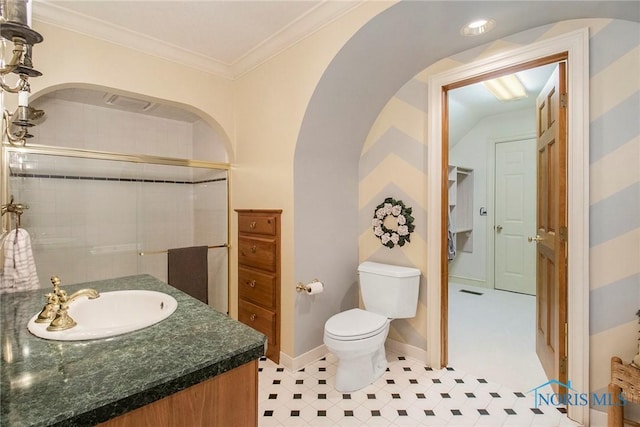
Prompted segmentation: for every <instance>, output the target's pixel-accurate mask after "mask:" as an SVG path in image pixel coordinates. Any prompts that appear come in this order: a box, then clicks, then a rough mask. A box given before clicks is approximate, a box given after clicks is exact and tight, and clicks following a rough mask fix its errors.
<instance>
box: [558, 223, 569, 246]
mask: <svg viewBox="0 0 640 427" xmlns="http://www.w3.org/2000/svg"><path fill="white" fill-rule="evenodd" d="M567 239H569V229H568V228H567V226H565V225H563V226H561V227H560V240H562V241H563V242H566V241H567Z"/></svg>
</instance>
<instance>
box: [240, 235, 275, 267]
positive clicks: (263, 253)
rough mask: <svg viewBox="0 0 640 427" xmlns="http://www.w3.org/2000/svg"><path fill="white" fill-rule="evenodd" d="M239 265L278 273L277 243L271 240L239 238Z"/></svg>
mask: <svg viewBox="0 0 640 427" xmlns="http://www.w3.org/2000/svg"><path fill="white" fill-rule="evenodd" d="M238 263H240V264H243V265H248V266H251V267H255V268H260V269H263V270H268V271H276V242H275V240H269V239H257V238H249V237H239V238H238Z"/></svg>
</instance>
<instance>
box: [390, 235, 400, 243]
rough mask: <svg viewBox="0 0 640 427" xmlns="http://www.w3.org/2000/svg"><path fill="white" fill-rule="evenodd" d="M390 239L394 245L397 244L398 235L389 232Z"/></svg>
mask: <svg viewBox="0 0 640 427" xmlns="http://www.w3.org/2000/svg"><path fill="white" fill-rule="evenodd" d="M391 241H392V242H393V244H394V245H397V244H398V242H399V241H400V236H398V233H391Z"/></svg>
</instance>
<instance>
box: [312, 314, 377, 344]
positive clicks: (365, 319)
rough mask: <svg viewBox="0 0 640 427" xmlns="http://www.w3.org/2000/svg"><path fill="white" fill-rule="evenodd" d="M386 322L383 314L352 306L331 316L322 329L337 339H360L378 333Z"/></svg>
mask: <svg viewBox="0 0 640 427" xmlns="http://www.w3.org/2000/svg"><path fill="white" fill-rule="evenodd" d="M387 322H388V319H387V318H386V317H385V316H382V315H380V314H376V313H372V312H370V311H365V310H361V309H359V308H354V309H351V310H347V311H343V312H342V313H338V314H336V315H334V316H332V317H331V318H330V319H329V320H327V323H325V325H324V330H325V332H326V333H327V334H329V335H331V336H333V337H335V338H337V339H345V338H346V339H362V338H367V337H370V336H373V335H376V334H378V333H379V332H380V331H382V330H383V329H384V328H385V327H386V326H387Z"/></svg>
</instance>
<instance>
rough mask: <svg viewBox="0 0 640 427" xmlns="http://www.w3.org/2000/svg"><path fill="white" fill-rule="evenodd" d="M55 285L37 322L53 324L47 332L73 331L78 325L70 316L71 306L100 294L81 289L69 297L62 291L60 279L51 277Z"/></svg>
mask: <svg viewBox="0 0 640 427" xmlns="http://www.w3.org/2000/svg"><path fill="white" fill-rule="evenodd" d="M51 283H52V284H53V293H51V294H47V295H46V296H47V304H46V305H45V306H44V308H43V309H42V311H41V312H40V314H39V315H38V319H37V320H36V322H38V323H46V322H51V323H50V324H49V326H47V331H64V330H66V329H71V328H73V327H74V326H76V325H77V323H76V321H75V320H73V319H72V318H71V316H69V313H68V309H69V305H70V304H71V303H72V302H73V301H75V300H76V299H78V298H80V297H83V296H86V297H87V298H89V299H95V298H98V297H99V296H100V293H99V292H98V291H96V290H95V289H81V290H79V291H77V292H74V293H73V294H71V296H67V291H64V290H62V289H60V279H59V278H58V277H56V276H53V277H51Z"/></svg>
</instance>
